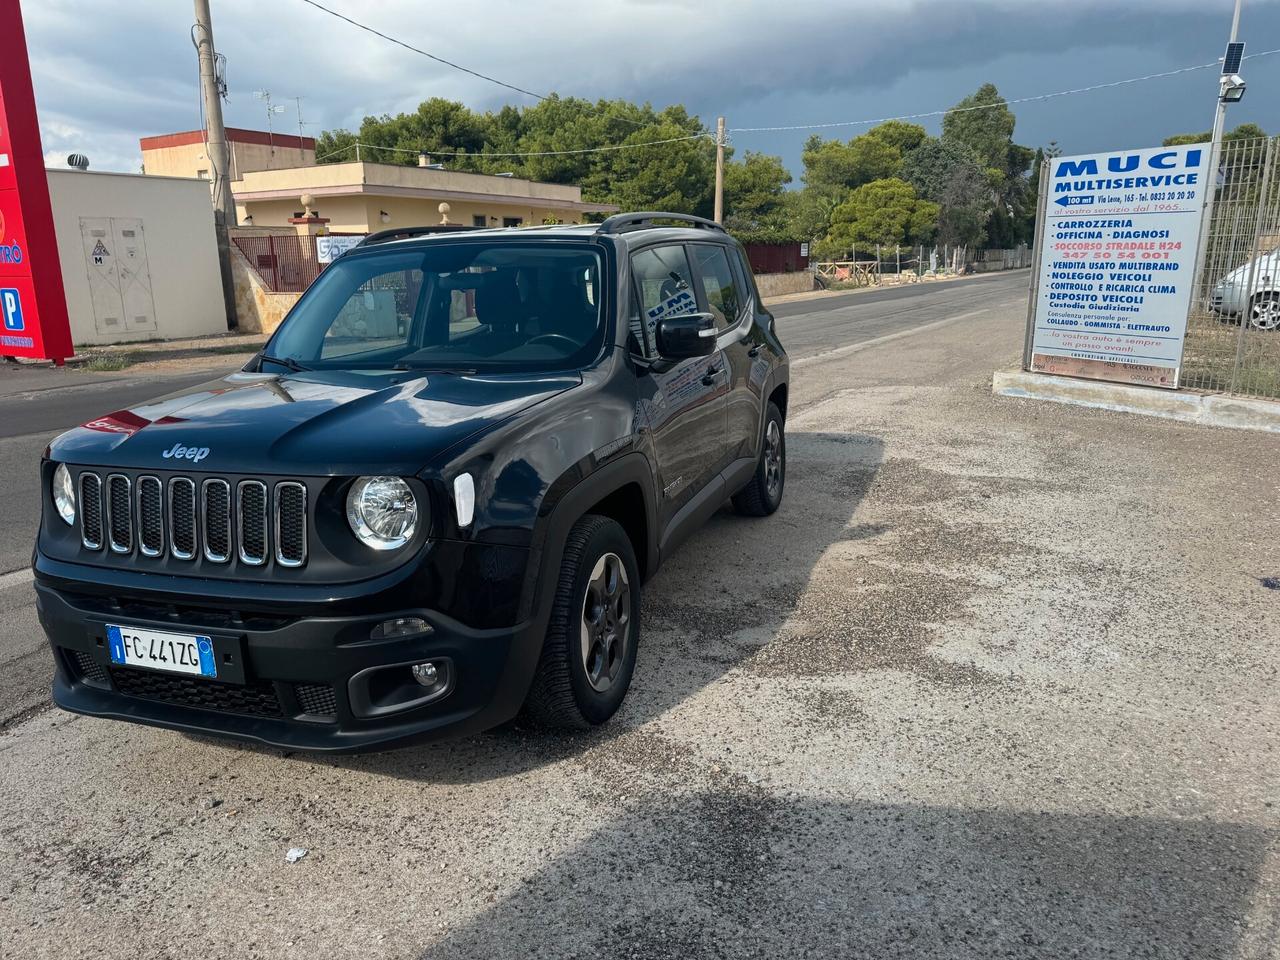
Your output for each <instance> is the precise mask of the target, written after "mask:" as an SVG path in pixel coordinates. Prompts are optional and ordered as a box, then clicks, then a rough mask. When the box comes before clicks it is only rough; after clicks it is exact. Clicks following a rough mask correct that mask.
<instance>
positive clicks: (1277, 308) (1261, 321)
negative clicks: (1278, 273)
mask: <svg viewBox="0 0 1280 960" xmlns="http://www.w3.org/2000/svg"><path fill="white" fill-rule="evenodd" d="M1249 323H1250V324H1252V326H1253V327H1254V328H1256V329H1258V330H1275V329H1277V328H1280V294H1275V293H1260V294H1258V295H1257V296H1256V297H1254V298H1253V302H1252V303H1251V304H1250V307H1249Z"/></svg>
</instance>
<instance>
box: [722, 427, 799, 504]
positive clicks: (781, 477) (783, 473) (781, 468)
mask: <svg viewBox="0 0 1280 960" xmlns="http://www.w3.org/2000/svg"><path fill="white" fill-rule="evenodd" d="M765 416H766V417H767V418H768V419H766V421H765V425H764V443H763V444H762V445H761V448H760V461H759V462H758V463H757V464H756V472H755V473H754V474H752V476H751V482H750V483H748V484H747V485H746V486H745V487H743V488H742V489H741V490H739V491H738V492H737V493H735V494H734V495H733V506H734V509H736V510H737V511H738V512H739V513H745V514H746V515H747V516H749V517H767V516H769V514H771V513H773V512H774V511H775V510H777V509H778V506H779V504H781V503H782V491H783V489H784V488H785V487H786V485H787V436H786V433H785V432H784V430H783V427H784V424H785V421H784V420H783V419H782V411H781V410H779V409H778V407H777V405H776V404H774V403H772V402H770V404H769V406H768V408H767V410H766V412H765Z"/></svg>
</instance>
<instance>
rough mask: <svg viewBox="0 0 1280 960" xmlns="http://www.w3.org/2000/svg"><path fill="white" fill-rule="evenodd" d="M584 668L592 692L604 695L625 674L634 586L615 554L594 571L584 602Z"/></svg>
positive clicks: (600, 562)
mask: <svg viewBox="0 0 1280 960" xmlns="http://www.w3.org/2000/svg"><path fill="white" fill-rule="evenodd" d="M581 634H582V643H581V653H582V667H583V670H584V671H585V672H586V675H587V682H588V683H590V684H591V687H592V689H594V690H596V691H598V692H600V693H604V692H606V691H607V690H609V688H610V687H612V686H613V684H614V682H615V681H616V680H617V679H618V674H620V673H621V672H622V664H623V663H624V662H625V661H626V657H627V642H628V640H629V639H630V636H631V583H630V581H629V580H628V579H627V568H626V565H625V564H624V563H623V562H622V558H621V557H619V556H618V555H617V554H616V553H606V554H604V555H603V556H601V557H600V559H599V560H597V561H596V565H595V566H594V567H592V568H591V577H590V579H588V581H587V592H586V595H585V596H584V597H583V598H582V627H581Z"/></svg>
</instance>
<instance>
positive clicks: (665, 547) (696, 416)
mask: <svg viewBox="0 0 1280 960" xmlns="http://www.w3.org/2000/svg"><path fill="white" fill-rule="evenodd" d="M664 224H665V225H664ZM673 224H675V225H673ZM411 233H418V234H420V235H412V236H408V237H379V236H377V235H375V236H374V237H370V238H369V240H367V241H366V242H365V243H364V244H362V245H361V246H359V247H357V248H355V249H353V250H351V251H349V252H348V253H347V254H346V255H344V256H342V257H341V258H339V259H338V260H337V261H335V262H334V263H333V264H332V265H331V266H329V267H328V268H327V269H326V270H325V271H324V272H323V273H322V274H321V275H320V277H319V278H318V279H317V280H316V281H315V283H313V284H312V285H311V287H310V289H308V290H307V292H306V293H305V294H304V295H303V296H302V298H301V299H300V300H299V301H298V303H297V305H296V306H295V307H294V308H293V310H292V311H291V312H290V314H289V316H288V317H287V318H286V319H285V321H284V323H283V324H282V325H281V326H280V329H279V330H277V331H276V333H275V334H274V336H272V337H271V339H270V340H269V341H268V342H267V344H266V346H265V347H264V348H263V350H262V352H261V353H260V354H259V355H257V356H256V357H254V359H253V360H252V361H250V363H249V364H248V365H247V366H246V367H245V368H244V369H243V370H242V371H240V372H238V373H234V374H231V375H230V376H227V377H226V378H224V379H222V380H218V381H216V382H213V383H210V384H207V385H205V386H203V387H200V388H198V389H195V390H190V391H186V392H184V393H181V394H175V395H173V396H170V397H167V398H165V399H162V400H158V401H155V402H153V403H149V404H146V405H144V406H139V407H135V408H133V409H131V410H121V411H117V412H115V413H112V414H109V415H107V416H104V417H102V418H100V419H97V420H94V421H92V422H90V423H86V424H84V425H83V426H81V427H78V428H76V429H74V430H71V431H70V432H68V433H65V434H63V435H62V436H61V437H59V438H58V439H57V440H55V441H54V442H53V443H52V444H51V445H50V447H49V449H48V451H47V452H46V455H45V459H44V462H43V466H42V471H43V489H44V491H45V492H44V497H43V503H44V510H43V517H42V520H41V526H40V533H39V539H38V542H37V544H36V551H35V558H34V567H35V577H36V593H37V597H38V603H39V612H40V622H41V624H42V625H43V626H44V629H45V631H46V632H47V634H48V636H49V641H50V644H51V645H52V648H53V654H54V658H55V660H56V661H57V674H56V678H55V680H54V688H53V695H54V699H55V701H56V702H57V703H58V704H59V706H61V707H63V708H64V709H67V710H72V711H75V712H77V713H85V714H92V715H95V716H103V717H114V718H117V719H121V720H133V721H137V722H140V723H148V724H154V725H157V726H163V727H171V728H174V729H179V730H184V731H189V732H195V733H205V734H217V735H224V736H230V737H238V738H245V739H251V740H257V741H261V742H264V743H269V744H274V745H276V746H279V747H284V748H297V749H305V750H361V749H377V748H384V747H389V746H393V745H401V744H403V743H405V742H408V741H411V740H419V739H425V738H429V737H434V736H441V735H457V734H464V733H471V732H475V731H480V730H483V729H485V728H488V727H493V726H495V725H498V724H501V723H503V722H505V721H507V720H509V719H511V718H513V717H514V716H516V714H517V713H519V712H520V711H521V709H522V708H523V710H524V713H525V714H526V715H527V716H528V717H530V718H531V719H532V720H534V721H536V722H540V723H543V724H547V725H551V726H559V727H570V728H572V727H585V726H588V725H591V724H598V723H602V722H604V721H605V720H607V719H608V718H609V717H610V716H611V715H612V714H613V713H614V711H616V710H617V709H618V706H619V704H620V703H621V702H622V698H623V696H624V695H625V694H626V691H627V687H628V686H629V684H630V682H631V674H632V670H633V668H634V665H635V659H636V647H637V644H638V643H639V640H640V622H639V617H640V588H641V584H642V583H643V582H644V581H645V580H646V579H648V578H649V577H651V576H652V575H653V573H654V572H655V571H656V570H657V569H658V565H659V563H660V562H661V561H662V560H663V559H664V558H665V557H667V556H668V555H669V554H670V553H671V551H672V550H674V549H675V548H676V546H677V544H679V543H680V541H681V540H683V539H684V538H685V537H687V536H688V535H689V534H690V533H691V532H693V531H694V530H695V529H696V528H697V527H698V526H699V525H700V524H701V523H702V522H703V521H705V520H706V519H707V518H708V517H709V516H710V515H711V514H712V513H714V512H715V511H716V510H717V509H718V508H719V507H720V506H721V505H722V504H723V503H724V502H725V500H726V499H729V498H732V500H733V503H734V504H735V506H736V508H737V510H738V512H740V513H744V514H747V515H751V516H763V515H766V514H770V513H772V512H773V511H774V510H775V509H777V507H778V504H779V503H780V501H781V499H782V493H783V483H784V479H785V468H786V448H785V444H784V440H783V425H784V418H785V416H786V411H787V373H788V363H787V358H786V354H785V353H784V351H783V348H782V345H781V344H780V343H779V342H778V338H777V336H776V335H775V332H774V328H773V318H772V317H771V316H770V314H769V313H768V312H767V311H766V310H765V309H764V307H763V306H762V305H761V302H760V297H759V294H758V292H757V290H756V287H755V281H754V279H753V278H752V276H751V271H750V268H749V266H748V264H747V260H746V258H745V257H744V255H743V252H742V249H741V248H740V247H739V245H738V244H737V243H736V242H735V241H734V240H732V239H731V238H730V237H729V236H728V235H727V234H726V233H725V232H724V231H723V230H722V229H721V228H720V227H718V226H717V225H716V224H714V223H711V222H710V221H705V220H700V219H698V218H694V217H684V216H674V215H670V214H657V213H650V214H627V215H621V216H616V217H612V218H610V219H609V220H606V221H605V222H604V223H603V224H600V225H586V226H557V227H545V228H526V229H507V230H475V231H470V232H447V233H437V234H432V233H430V232H429V231H411Z"/></svg>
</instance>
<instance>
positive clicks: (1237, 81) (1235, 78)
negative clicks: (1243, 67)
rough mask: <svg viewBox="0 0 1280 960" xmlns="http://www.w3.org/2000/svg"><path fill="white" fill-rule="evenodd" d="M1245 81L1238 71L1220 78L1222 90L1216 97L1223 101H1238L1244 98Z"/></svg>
mask: <svg viewBox="0 0 1280 960" xmlns="http://www.w3.org/2000/svg"><path fill="white" fill-rule="evenodd" d="M1244 90H1245V83H1244V77H1242V76H1240V74H1238V73H1233V74H1231V75H1230V76H1224V77H1223V78H1222V90H1221V92H1220V93H1219V95H1218V99H1219V100H1221V101H1222V102H1223V103H1239V102H1240V101H1241V100H1243V99H1244Z"/></svg>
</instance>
